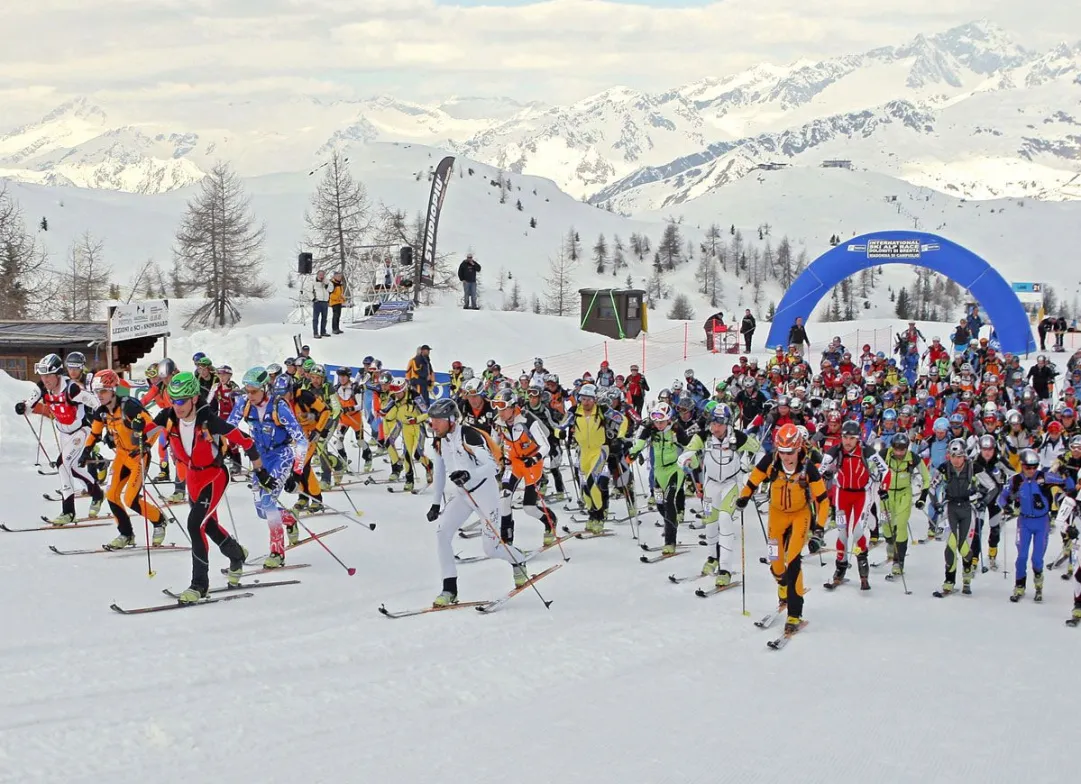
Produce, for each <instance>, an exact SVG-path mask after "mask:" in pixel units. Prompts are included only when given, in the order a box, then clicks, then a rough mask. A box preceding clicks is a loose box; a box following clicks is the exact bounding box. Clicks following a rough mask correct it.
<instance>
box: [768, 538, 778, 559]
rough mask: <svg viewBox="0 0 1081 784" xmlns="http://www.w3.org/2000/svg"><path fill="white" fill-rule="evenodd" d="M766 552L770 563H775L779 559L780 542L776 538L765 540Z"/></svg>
mask: <svg viewBox="0 0 1081 784" xmlns="http://www.w3.org/2000/svg"><path fill="white" fill-rule="evenodd" d="M766 554H767V556H768V558H769V562H770V563H776V562H777V561H779V560H781V543H780V542H778V541H777V540H776V539H769V540H768V541H767V542H766Z"/></svg>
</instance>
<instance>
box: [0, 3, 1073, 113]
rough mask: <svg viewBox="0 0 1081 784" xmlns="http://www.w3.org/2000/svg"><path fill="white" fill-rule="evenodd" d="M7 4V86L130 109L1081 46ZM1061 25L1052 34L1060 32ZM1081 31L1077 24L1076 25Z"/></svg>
mask: <svg viewBox="0 0 1081 784" xmlns="http://www.w3.org/2000/svg"><path fill="white" fill-rule="evenodd" d="M9 5H11V6H12V7H11V8H5V12H4V16H5V28H6V29H5V50H4V57H3V58H0V91H3V92H2V93H0V95H4V94H8V93H12V94H15V95H17V96H19V98H18V99H17V100H15V101H14V105H15V106H16V107H18V106H29V105H31V104H33V103H34V102H35V101H37V102H38V103H40V104H41V105H42V107H44V106H45V104H46V103H47V102H48V101H50V100H53V99H55V98H56V97H57V96H70V95H75V94H86V93H90V94H95V95H107V96H108V97H109V98H110V99H111V100H116V101H120V102H122V101H124V100H130V101H139V100H150V99H155V98H160V97H162V96H168V95H169V93H170V92H176V91H180V92H184V93H185V94H187V95H197V94H204V95H207V96H212V95H240V94H243V91H244V90H245V89H249V88H252V89H253V90H254V91H256V92H258V91H259V89H257V87H258V86H259V85H264V86H265V85H275V86H276V87H277V89H280V90H283V91H285V92H286V93H289V94H294V95H300V94H309V93H310V92H313V91H314V92H318V93H320V94H328V95H329V94H337V93H339V92H341V93H343V94H345V93H348V92H349V91H357V92H360V93H362V94H367V93H372V92H384V91H385V92H394V93H395V94H396V95H398V96H399V97H402V98H414V99H422V100H423V99H428V98H431V97H434V96H437V95H446V94H450V93H456V94H494V93H509V94H511V95H512V96H513V97H518V98H522V99H533V98H539V99H542V100H550V101H565V100H568V99H573V98H579V97H582V96H583V95H584V94H586V93H588V92H592V91H596V90H600V89H604V88H605V87H608V86H611V85H612V84H626V85H629V86H632V87H639V88H643V89H663V88H665V87H669V86H673V85H676V84H680V83H683V82H687V81H692V80H695V79H699V78H702V77H704V76H717V75H724V74H725V73H729V72H731V71H734V70H737V69H739V68H742V67H746V66H747V65H750V64H753V63H756V62H761V61H763V60H769V61H773V62H782V63H783V62H789V61H792V60H796V59H799V58H818V57H827V56H834V55H838V54H843V53H850V52H859V51H864V50H866V49H870V48H873V47H876V46H881V45H889V44H901V43H903V42H904V41H906V40H908V39H909V38H911V37H912V36H913V35H915V34H916V33H920V32H925V33H933V32H936V31H939V30H941V29H944V28H946V27H949V26H951V25H954V24H960V23H963V22H966V21H971V20H972V19H976V18H988V19H990V20H991V21H993V22H996V23H998V24H1001V25H1002V26H1004V27H1006V28H1007V29H1008V30H1009V31H1010V32H1011V33H1013V34H1015V35H1017V38H1018V41H1019V42H1020V43H1022V44H1024V45H1029V46H1033V47H1040V48H1042V47H1045V46H1048V45H1050V44H1051V43H1053V42H1054V41H1055V40H1057V39H1060V38H1066V39H1075V40H1076V39H1078V38H1081V10H1079V8H1081V6H1077V5H1076V4H1063V3H1051V2H1050V1H1049V0H1029V2H1026V3H1023V4H1022V3H1018V2H1016V0H951V2H949V3H942V2H941V0H906V1H905V2H898V1H897V0H880V2H878V3H867V2H866V0H725V1H724V2H715V3H711V4H708V5H697V6H689V7H684V8H670V7H663V5H664V3H662V2H661V0H657V2H656V4H655V5H645V4H641V3H637V4H624V3H620V2H614V1H612V0H542V1H541V2H535V3H531V4H526V5H514V6H499V5H487V6H486V5H469V6H458V5H453V4H450V3H447V2H436V0H39V2H36V3H11V4H9ZM1049 31H1050V32H1049ZM1070 31H1072V34H1071V32H1070Z"/></svg>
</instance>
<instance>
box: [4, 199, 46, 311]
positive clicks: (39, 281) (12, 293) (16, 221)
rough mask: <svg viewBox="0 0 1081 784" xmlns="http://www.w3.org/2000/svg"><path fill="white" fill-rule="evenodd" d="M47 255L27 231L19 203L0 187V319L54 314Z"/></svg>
mask: <svg viewBox="0 0 1081 784" xmlns="http://www.w3.org/2000/svg"><path fill="white" fill-rule="evenodd" d="M48 261H49V257H48V254H47V253H46V252H45V248H44V247H40V246H39V245H38V244H37V242H36V240H35V239H34V237H33V235H32V234H30V233H29V231H27V228H26V223H25V222H24V221H23V215H22V210H21V209H20V207H19V205H18V203H17V202H16V201H15V200H14V199H13V198H11V196H9V195H8V193H7V191H6V189H4V188H0V318H4V319H13V320H19V321H22V320H27V319H33V318H38V317H43V316H52V317H53V318H55V317H56V303H55V302H54V301H53V300H54V297H55V296H56V294H57V280H56V276H55V275H53V274H51V273H50V271H49V270H48Z"/></svg>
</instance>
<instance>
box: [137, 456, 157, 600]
mask: <svg viewBox="0 0 1081 784" xmlns="http://www.w3.org/2000/svg"><path fill="white" fill-rule="evenodd" d="M139 492H140V493H142V494H143V508H142V509H141V510H140V511H142V513H143V533H144V534H145V535H146V576H147V577H149V578H151V579H153V577H154V575H155V574H157V572H155V571H154V567H153V566H152V565H151V563H150V518H149V517H147V516H146V463H144V462H143V453H142V450H140V452H139Z"/></svg>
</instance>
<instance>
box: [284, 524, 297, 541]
mask: <svg viewBox="0 0 1081 784" xmlns="http://www.w3.org/2000/svg"><path fill="white" fill-rule="evenodd" d="M285 536H286V537H287V538H288V540H289V544H290V546H292V545H295V544H296V543H297V542H299V541H300V526H298V525H297V524H296V523H293V524H292V525H289V524H288V523H287V524H286V526H285Z"/></svg>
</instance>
